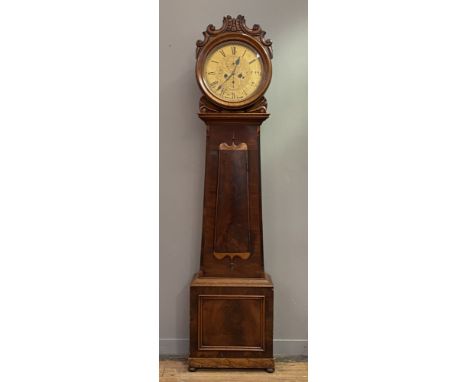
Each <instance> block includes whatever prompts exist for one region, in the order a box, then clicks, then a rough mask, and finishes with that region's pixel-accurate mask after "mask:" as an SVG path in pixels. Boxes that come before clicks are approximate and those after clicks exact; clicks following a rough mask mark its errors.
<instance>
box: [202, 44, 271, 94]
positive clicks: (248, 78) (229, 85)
mask: <svg viewBox="0 0 468 382" xmlns="http://www.w3.org/2000/svg"><path fill="white" fill-rule="evenodd" d="M263 74H264V71H263V64H262V58H261V56H260V54H259V53H258V52H257V51H256V50H255V49H254V48H253V47H251V46H249V45H247V44H244V43H242V42H227V43H224V44H221V45H218V46H216V47H214V48H213V49H212V50H211V51H210V52H209V53H208V55H207V57H206V60H205V62H204V65H203V74H202V78H203V82H204V83H205V86H206V88H207V89H208V91H209V92H210V93H211V95H212V96H214V97H215V98H217V99H219V100H221V101H224V102H228V103H231V102H232V103H239V102H243V101H245V100H247V99H249V98H252V97H254V96H255V95H256V93H257V90H259V87H260V84H261V82H262V78H263Z"/></svg>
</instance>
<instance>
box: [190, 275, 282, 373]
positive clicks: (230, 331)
mask: <svg viewBox="0 0 468 382" xmlns="http://www.w3.org/2000/svg"><path fill="white" fill-rule="evenodd" d="M188 366H189V369H190V370H194V369H197V368H224V369H225V368H249V369H250V368H256V369H267V370H274V358H273V283H272V282H271V278H270V277H269V276H268V275H265V277H264V278H228V277H225V278H221V277H201V276H200V275H199V274H196V275H195V277H194V279H193V280H192V284H191V286H190V357H189V359H188Z"/></svg>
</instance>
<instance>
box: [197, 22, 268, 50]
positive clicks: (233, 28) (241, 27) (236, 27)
mask: <svg viewBox="0 0 468 382" xmlns="http://www.w3.org/2000/svg"><path fill="white" fill-rule="evenodd" d="M223 32H238V33H245V34H247V35H249V36H251V37H253V38H255V39H256V40H258V41H259V42H260V43H261V44H263V46H264V47H265V48H266V50H267V51H268V54H269V55H270V58H273V49H272V47H271V45H272V42H271V40H270V39H266V40H265V34H266V32H265V31H264V30H262V28H261V27H260V25H258V24H254V26H253V27H252V28H249V27H248V26H247V25H246V24H245V17H244V16H242V15H239V16H237V17H236V18H233V17H231V16H225V17H224V18H223V25H222V26H221V28H219V29H216V27H215V26H214V25H213V24H210V25H208V27H207V28H206V31H205V32H203V37H204V39H203V41H202V40H198V41H197V52H196V56H197V57H198V55H199V54H200V50H201V49H202V48H203V47H204V46H205V45H206V44H207V43H208V41H209V40H210V39H211V38H212V37H214V36H217V35H219V34H220V33H223Z"/></svg>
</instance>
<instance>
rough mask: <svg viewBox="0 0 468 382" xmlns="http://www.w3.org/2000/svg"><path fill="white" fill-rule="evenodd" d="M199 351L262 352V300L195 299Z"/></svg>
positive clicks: (239, 297)
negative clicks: (197, 313)
mask: <svg viewBox="0 0 468 382" xmlns="http://www.w3.org/2000/svg"><path fill="white" fill-rule="evenodd" d="M198 311H199V321H198V327H199V329H198V332H199V336H198V342H199V343H198V348H199V349H200V350H228V351H263V350H264V349H265V296H262V295H249V296H242V295H199V296H198Z"/></svg>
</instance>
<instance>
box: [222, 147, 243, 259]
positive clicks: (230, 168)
mask: <svg viewBox="0 0 468 382" xmlns="http://www.w3.org/2000/svg"><path fill="white" fill-rule="evenodd" d="M218 155H219V161H218V187H217V195H216V218H215V235H214V253H215V257H217V258H218V259H222V258H224V257H225V256H231V257H233V256H236V255H237V256H238V257H241V258H242V259H247V258H248V257H249V256H250V252H249V251H250V248H249V246H250V240H249V227H250V224H249V182H248V167H247V164H248V151H247V145H246V144H245V143H241V144H240V145H235V144H233V145H231V146H229V145H227V144H226V143H222V144H220V145H219V154H218Z"/></svg>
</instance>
